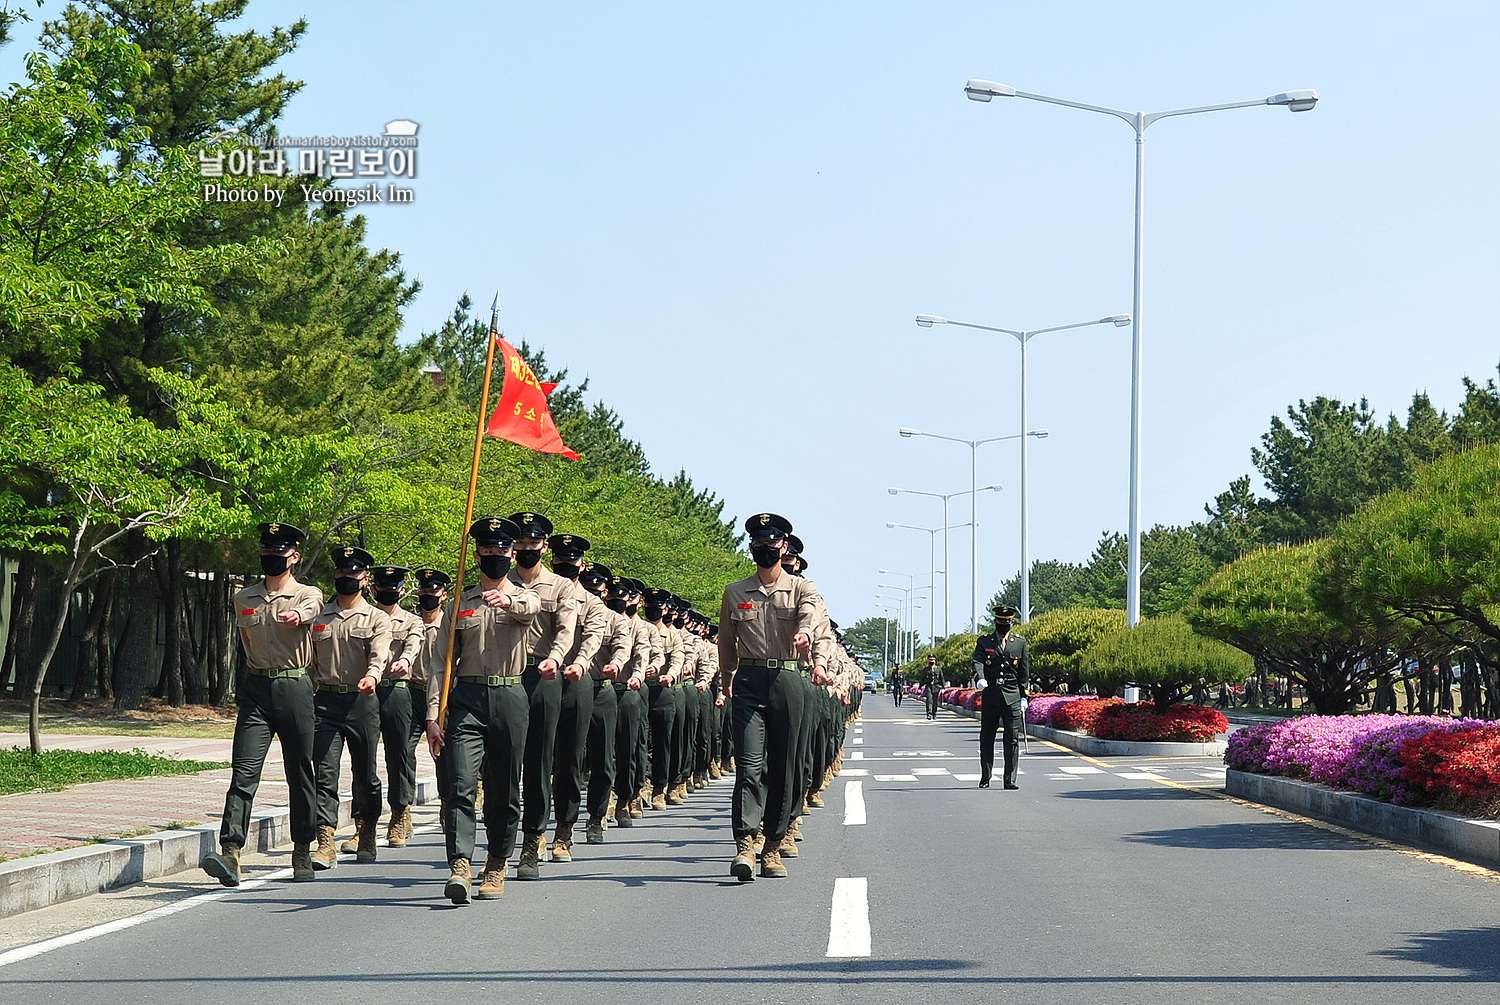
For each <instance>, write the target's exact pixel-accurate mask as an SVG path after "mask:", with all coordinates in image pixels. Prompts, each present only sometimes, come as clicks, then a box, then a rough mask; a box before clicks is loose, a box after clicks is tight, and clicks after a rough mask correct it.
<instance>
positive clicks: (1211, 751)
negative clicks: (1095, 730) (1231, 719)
mask: <svg viewBox="0 0 1500 1005" xmlns="http://www.w3.org/2000/svg"><path fill="white" fill-rule="evenodd" d="M946 707H947V709H948V711H950V712H952V713H953V714H954V715H962V716H965V717H967V718H970V719H977V718H979V712H978V711H975V710H972V709H967V708H964V707H963V706H962V705H948V706H946ZM1026 732H1027V734H1028V735H1030V736H1034V737H1036V738H1037V739H1039V740H1047V741H1050V742H1052V743H1055V744H1057V745H1058V746H1061V747H1067V748H1068V749H1069V750H1076V751H1078V752H1079V753H1080V754H1088V755H1089V756H1091V757H1219V756H1222V755H1223V753H1224V740H1222V739H1214V740H1209V741H1204V742H1196V743H1177V742H1170V741H1160V740H1156V741H1152V740H1103V739H1100V738H1099V737H1097V736H1089V735H1088V734H1087V733H1077V732H1072V731H1070V730H1064V729H1053V728H1052V727H1050V726H1042V725H1039V724H1037V723H1034V722H1028V723H1027V724H1026Z"/></svg>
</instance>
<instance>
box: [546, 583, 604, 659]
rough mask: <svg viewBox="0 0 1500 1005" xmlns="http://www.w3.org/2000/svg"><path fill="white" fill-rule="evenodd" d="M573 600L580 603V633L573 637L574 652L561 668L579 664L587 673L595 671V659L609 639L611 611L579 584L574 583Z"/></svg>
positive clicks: (569, 654)
mask: <svg viewBox="0 0 1500 1005" xmlns="http://www.w3.org/2000/svg"><path fill="white" fill-rule="evenodd" d="M572 586H573V598H574V600H576V601H577V603H578V631H577V632H576V633H575V634H574V636H573V650H572V652H570V653H568V658H567V659H565V660H562V661H560V663H559V664H558V665H559V666H565V667H566V666H572V665H573V664H574V663H577V664H579V665H580V666H582V667H583V669H584V670H585V671H589V670H592V669H593V666H594V658H595V657H597V656H598V655H599V650H600V649H602V648H604V643H605V641H606V640H607V639H608V638H609V615H610V613H611V612H610V609H609V608H608V607H605V606H604V601H602V600H600V599H599V597H598V596H597V595H595V594H593V593H590V592H589V591H588V590H585V589H584V588H583V587H582V586H579V585H578V584H577V583H573V584H572Z"/></svg>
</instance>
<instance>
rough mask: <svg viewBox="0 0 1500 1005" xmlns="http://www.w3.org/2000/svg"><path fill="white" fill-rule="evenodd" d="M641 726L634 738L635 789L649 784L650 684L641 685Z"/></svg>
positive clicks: (638, 789) (637, 790) (637, 789)
mask: <svg viewBox="0 0 1500 1005" xmlns="http://www.w3.org/2000/svg"><path fill="white" fill-rule="evenodd" d="M639 694H640V696H641V728H640V731H639V732H638V733H637V734H636V739H635V777H634V778H633V779H632V780H633V781H634V782H635V790H634V791H636V792H639V791H640V790H641V789H643V788H645V787H646V786H647V785H649V784H651V685H650V684H643V685H641V690H640V692H639Z"/></svg>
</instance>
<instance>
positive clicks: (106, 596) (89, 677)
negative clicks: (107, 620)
mask: <svg viewBox="0 0 1500 1005" xmlns="http://www.w3.org/2000/svg"><path fill="white" fill-rule="evenodd" d="M114 590H115V570H113V569H109V570H107V571H105V572H103V573H100V575H99V578H98V579H97V580H95V582H94V596H93V599H92V600H91V601H90V602H89V616H88V620H87V621H85V622H84V625H83V634H82V635H81V636H79V638H78V670H77V672H76V673H74V674H73V700H74V701H82V700H83V699H84V698H85V697H86V696H87V695H88V688H89V684H90V683H92V682H93V680H94V678H95V677H97V676H98V675H97V674H96V672H95V670H94V661H95V659H97V658H98V655H99V635H100V633H101V632H105V633H107V632H108V631H109V626H108V625H105V624H104V615H105V614H106V613H107V612H108V610H109V607H110V598H111V596H112V595H113V593H114Z"/></svg>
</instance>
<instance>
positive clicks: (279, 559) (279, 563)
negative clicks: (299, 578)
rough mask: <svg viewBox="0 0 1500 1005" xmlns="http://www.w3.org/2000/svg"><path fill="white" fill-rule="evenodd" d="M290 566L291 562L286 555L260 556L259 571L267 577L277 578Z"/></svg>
mask: <svg viewBox="0 0 1500 1005" xmlns="http://www.w3.org/2000/svg"><path fill="white" fill-rule="evenodd" d="M291 564H292V560H291V559H290V558H289V557H287V556H286V555H262V556H260V571H261V572H264V573H265V574H266V575H267V576H279V575H281V574H282V573H283V572H285V571H286V570H287V567H288V566H289V565H291Z"/></svg>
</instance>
